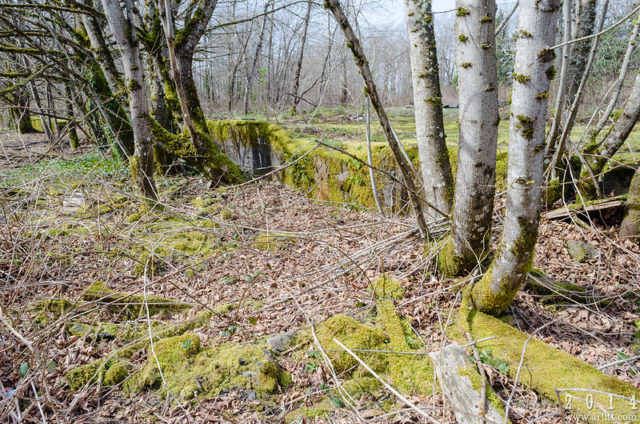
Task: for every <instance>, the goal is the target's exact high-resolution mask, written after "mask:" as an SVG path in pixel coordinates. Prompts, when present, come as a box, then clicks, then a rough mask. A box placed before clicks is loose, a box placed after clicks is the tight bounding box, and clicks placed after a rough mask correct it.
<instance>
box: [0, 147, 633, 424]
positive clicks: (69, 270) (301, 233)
mask: <svg viewBox="0 0 640 424" xmlns="http://www.w3.org/2000/svg"><path fill="white" fill-rule="evenodd" d="M23 141H24V143H25V144H21V143H15V144H13V145H12V144H10V143H4V158H3V162H2V164H1V169H2V170H3V171H2V181H3V186H2V188H1V190H2V191H1V205H2V215H1V216H0V220H2V225H0V243H1V244H2V253H1V256H0V272H1V273H2V279H3V281H4V284H3V286H2V292H1V302H2V303H1V308H2V309H1V310H2V323H1V325H2V330H1V331H0V337H1V338H2V355H0V358H1V359H0V369H1V372H0V375H2V377H0V391H1V399H0V416H1V417H2V420H3V421H9V422H11V421H17V420H20V419H22V420H23V422H44V421H46V422H74V423H81V422H108V421H110V420H119V421H126V422H201V421H210V422H275V421H280V420H287V421H295V420H299V421H303V420H306V421H308V422H309V421H317V422H324V421H329V420H330V421H332V422H354V421H357V420H358V419H359V418H358V417H360V418H362V419H366V420H367V422H419V421H420V420H425V418H424V416H422V415H420V414H418V413H417V412H416V410H415V409H412V408H411V407H409V406H407V405H406V404H405V403H404V402H402V401H400V400H399V398H397V397H396V396H395V395H393V394H392V393H391V392H389V391H388V390H387V389H386V388H385V387H383V386H382V384H381V382H380V381H379V380H377V379H376V378H374V377H372V375H371V374H370V373H368V372H367V371H366V370H365V369H364V368H362V367H361V366H358V364H357V363H356V361H355V360H353V358H350V357H348V356H345V355H346V353H345V352H344V351H337V350H332V349H340V348H339V346H337V345H336V344H335V343H334V342H333V339H334V338H336V339H342V340H340V341H341V342H345V344H347V345H349V346H350V347H351V348H353V350H354V353H355V354H356V355H358V356H359V357H360V358H362V359H363V360H364V361H365V362H366V363H367V364H369V365H371V366H372V368H373V369H374V371H376V372H377V373H378V374H379V375H380V376H381V378H382V379H383V380H384V381H385V382H386V383H388V384H390V385H391V386H393V387H394V388H396V389H397V390H399V391H400V392H401V393H402V395H403V396H405V397H406V400H407V401H409V402H411V404H412V405H414V406H415V407H416V408H419V409H420V410H421V411H423V412H424V413H426V414H428V415H429V416H431V417H432V418H433V419H435V420H437V421H438V422H443V423H447V422H455V421H454V416H453V413H452V410H451V405H450V404H449V403H448V402H447V401H446V399H445V398H444V396H443V395H442V392H441V391H440V389H439V387H438V386H437V383H436V384H434V383H433V380H429V379H428V377H429V376H430V375H432V373H431V371H430V369H429V366H428V365H429V364H430V363H429V361H428V360H426V358H427V356H426V354H427V353H428V352H437V351H439V350H440V349H441V348H442V347H443V346H444V345H446V344H447V343H449V342H450V341H451V340H452V338H454V336H453V335H452V333H451V330H452V329H454V327H455V325H456V321H457V319H458V316H457V310H458V308H459V307H460V305H461V302H462V298H463V293H462V292H461V291H460V290H459V289H460V288H461V284H460V282H456V281H445V280H440V279H437V278H435V277H434V276H433V275H432V274H431V272H433V271H434V270H435V269H434V267H433V263H432V261H431V258H432V256H433V255H432V253H429V251H428V250H427V251H426V254H425V247H424V246H423V244H422V243H421V241H420V240H419V239H418V238H417V237H415V233H414V232H413V223H412V222H410V221H405V219H403V218H398V217H394V218H387V219H382V218H379V217H377V216H376V215H374V214H372V213H365V212H363V211H360V210H357V209H355V208H353V207H352V206H349V205H328V204H318V203H315V202H313V201H311V200H309V199H307V198H306V197H305V196H304V194H303V193H297V192H294V191H292V190H291V189H289V188H286V187H283V186H280V185H278V184H276V183H271V182H264V181H262V182H256V183H252V184H247V185H243V186H240V187H237V188H226V189H218V190H215V191H211V190H210V189H208V188H207V186H206V183H204V182H203V181H202V180H201V179H200V178H199V177H195V176H194V177H187V178H185V177H178V176H171V175H167V176H165V177H163V178H159V179H158V187H159V189H160V192H161V199H162V204H161V206H158V207H155V208H147V209H145V208H141V207H140V204H139V203H137V202H136V201H135V200H134V197H133V194H132V193H131V191H130V188H129V186H130V184H129V181H128V178H129V177H128V175H127V171H126V169H123V168H122V167H121V166H120V165H118V164H117V162H114V161H111V160H110V158H109V155H108V154H106V155H105V156H102V155H101V154H100V153H98V152H95V151H83V152H79V153H74V154H73V155H71V154H70V153H69V152H68V151H59V150H55V151H51V150H48V149H47V150H45V152H44V154H43V151H42V150H38V149H39V147H40V143H39V140H37V139H34V140H24V139H23ZM43 143H44V140H43ZM21 146H24V147H27V148H21ZM18 155H19V156H20V164H19V165H18V164H17V161H16V157H18ZM496 225H497V226H499V225H500V213H499V212H498V213H497V214H496ZM588 228H589V229H585V228H583V227H580V226H578V225H575V224H573V223H571V222H563V221H549V220H545V221H543V222H542V225H541V229H540V239H539V243H538V245H537V247H536V266H537V267H538V268H539V269H541V270H542V271H544V273H546V274H548V276H551V277H552V278H551V279H549V278H547V277H545V278H543V279H542V283H539V284H538V285H537V286H536V285H534V284H533V282H532V285H531V287H530V288H527V289H525V290H523V291H521V292H520V293H519V294H518V295H517V297H516V301H515V302H514V304H513V306H512V307H511V308H510V310H509V313H508V314H507V315H506V316H504V317H503V320H504V321H507V322H508V323H509V324H511V325H512V326H513V327H514V328H518V329H520V330H521V331H523V332H524V333H526V334H530V335H533V337H534V338H535V339H536V340H541V341H543V342H545V343H547V344H548V345H551V346H554V347H556V348H558V349H561V350H562V351H564V352H566V353H568V354H571V355H573V356H574V357H576V358H579V359H582V360H584V361H586V363H588V364H590V365H593V366H594V367H598V368H602V370H603V371H604V372H605V373H606V374H607V375H609V376H614V377H616V378H617V379H619V380H621V381H625V382H628V383H630V384H631V385H633V386H635V387H639V386H640V377H639V376H638V372H639V371H638V367H637V365H636V361H635V358H636V355H638V351H637V350H636V346H637V345H636V344H637V343H640V341H638V340H637V336H636V332H637V331H638V328H637V326H636V325H637V324H636V323H637V322H638V320H639V319H640V315H639V313H638V301H639V299H638V295H637V292H638V284H639V281H638V275H640V261H639V257H640V249H638V246H637V245H635V244H633V243H631V242H630V241H621V240H618V239H617V236H616V235H615V232H613V233H612V232H611V231H610V230H611V228H610V227H608V226H606V225H603V224H602V223H597V222H596V223H593V225H590V226H589V227H588ZM568 240H576V241H580V242H584V243H588V245H589V246H592V247H593V248H594V250H593V252H595V253H594V254H593V255H591V256H589V257H588V258H586V259H585V261H583V262H579V261H577V260H575V259H573V258H572V257H571V256H570V255H569V252H568V250H567V246H566V244H567V241H568ZM383 274H385V275H389V276H392V277H393V280H396V281H398V282H399V283H400V284H401V286H402V290H400V287H398V286H394V285H389V286H388V284H391V283H390V281H392V280H391V279H387V278H383V279H382V280H379V278H380V276H381V275H383ZM534 277H536V278H538V279H540V275H534ZM380 281H381V282H382V283H381V285H378V284H377V283H379V282H380ZM97 282H100V283H97ZM553 282H564V283H570V284H571V285H567V284H563V285H557V284H555V283H553ZM552 283H553V284H552ZM540 284H542V285H543V289H540ZM372 286H375V287H376V289H375V290H370V289H369V288H370V287H372ZM558 287H562V288H564V289H566V288H567V287H573V288H574V289H575V287H580V288H581V289H580V290H573V289H570V290H569V289H568V291H563V290H559V289H558ZM381 288H382V290H381ZM575 291H578V292H579V296H573V294H575V293H574V292H575ZM375 293H377V295H375ZM385 297H387V299H386V300H380V298H385ZM396 310H397V313H396V312H395V311H396ZM382 317H384V318H382ZM327 320H328V321H327ZM328 329H333V330H332V331H328ZM365 329H366V332H369V333H366V334H370V336H371V337H364V339H363V340H361V341H357V340H356V341H353V340H351V338H350V336H351V337H352V335H353V334H354V333H357V334H361V335H362V334H364V333H362V332H363V331H365ZM274 335H275V336H276V337H275V338H274V337H272V336H274ZM150 336H153V337H150ZM474 337H475V334H474ZM350 341H351V342H352V343H351V344H349V343H350ZM456 341H457V342H458V343H459V344H464V343H461V341H460V340H456ZM486 343H489V342H486ZM487 346H488V345H483V344H478V356H479V358H478V360H479V361H478V363H480V364H481V368H482V369H483V371H484V374H485V375H486V378H487V380H488V382H489V384H490V386H491V387H492V388H493V390H494V391H495V393H496V394H497V396H498V397H499V399H500V403H501V404H502V406H503V407H506V406H507V405H508V408H506V409H507V410H508V414H509V418H510V419H511V421H512V422H514V423H527V422H532V421H534V420H535V422H539V423H557V422H560V420H561V417H562V416H563V414H564V413H563V412H562V411H563V410H561V409H559V408H558V407H557V406H555V405H554V402H555V399H548V398H547V397H545V395H544V394H540V393H536V392H535V391H533V390H531V389H530V388H529V387H528V386H527V382H526V381H522V378H521V379H520V380H519V381H518V384H514V370H515V368H517V367H514V364H513V363H509V362H507V361H505V360H503V359H501V357H500V355H499V353H498V352H497V351H496V350H495V348H494V350H493V351H492V350H491V348H490V347H487ZM358 349H360V350H361V352H359V351H358ZM466 349H467V353H468V354H469V355H470V356H473V355H474V352H473V349H472V348H471V347H470V346H467V348H466ZM367 351H374V352H367ZM399 352H404V353H399ZM222 353H224V354H222ZM225 358H226V359H225ZM216 361H217V362H216ZM158 364H160V367H158ZM212 370H215V373H213V371H212ZM420 373H423V374H424V375H422V374H420ZM523 375H524V374H523ZM74 376H75V377H78V376H80V377H83V378H80V379H76V378H74ZM215 376H217V377H215ZM434 388H435V391H434ZM564 419H565V422H577V418H575V417H573V416H568V415H567V416H566V417H565V418H564Z"/></svg>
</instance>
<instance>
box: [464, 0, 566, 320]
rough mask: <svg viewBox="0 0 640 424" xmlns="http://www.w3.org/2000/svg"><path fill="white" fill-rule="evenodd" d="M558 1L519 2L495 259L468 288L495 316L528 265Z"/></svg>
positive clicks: (538, 199)
mask: <svg viewBox="0 0 640 424" xmlns="http://www.w3.org/2000/svg"><path fill="white" fill-rule="evenodd" d="M560 4H561V0H522V1H521V2H520V16H519V21H518V27H519V32H520V34H524V33H527V34H531V36H530V37H522V36H520V37H518V40H517V42H516V58H515V66H514V75H515V81H514V83H513V89H512V96H511V98H512V103H511V119H510V123H509V164H508V170H507V205H506V211H505V218H504V229H503V231H502V237H501V239H500V244H499V247H498V251H497V252H496V256H495V259H494V260H493V263H492V264H491V267H490V268H489V270H488V271H487V273H486V274H485V275H484V276H483V277H482V279H481V280H480V281H478V282H477V283H476V284H475V285H474V286H473V288H472V298H473V302H474V304H475V307H476V308H477V309H479V310H480V311H483V312H487V313H490V314H494V315H498V314H500V313H502V312H503V311H504V310H505V309H506V308H507V307H508V306H509V305H510V304H511V302H512V300H513V297H514V296H515V294H516V292H517V291H518V289H519V288H520V286H521V284H522V283H523V282H524V280H525V278H526V276H527V272H528V271H529V269H530V267H531V264H532V262H533V249H534V246H535V243H536V238H537V234H538V223H539V219H540V209H541V204H542V203H541V200H542V191H543V184H544V179H543V171H544V146H545V121H546V119H545V118H546V111H547V98H548V96H547V95H545V93H548V90H549V77H551V76H552V75H553V72H552V71H550V69H551V68H552V66H553V65H552V61H553V58H554V55H553V53H552V52H551V51H549V50H548V48H549V47H550V46H552V45H553V43H554V41H555V33H556V24H557V20H558V15H559V14H558V13H557V12H558V10H559V9H560Z"/></svg>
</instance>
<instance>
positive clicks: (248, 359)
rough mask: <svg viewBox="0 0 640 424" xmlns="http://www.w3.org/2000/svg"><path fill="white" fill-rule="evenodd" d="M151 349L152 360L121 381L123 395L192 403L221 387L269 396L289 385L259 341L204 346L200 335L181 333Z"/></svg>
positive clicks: (214, 394)
mask: <svg viewBox="0 0 640 424" xmlns="http://www.w3.org/2000/svg"><path fill="white" fill-rule="evenodd" d="M153 350H154V352H155V356H154V355H153V354H151V353H150V354H149V358H148V360H147V362H146V363H145V365H144V366H143V367H142V369H141V370H140V371H139V372H138V373H136V374H135V375H134V376H133V377H132V378H131V379H130V380H128V381H127V383H125V390H126V391H129V392H132V391H139V390H142V389H145V388H150V389H156V390H158V392H159V393H161V394H164V393H166V392H167V391H170V392H171V393H173V394H174V395H175V396H178V397H179V398H180V399H190V398H193V397H196V396H206V397H215V396H217V395H218V394H219V393H220V392H221V391H222V390H223V389H225V388H226V389H246V390H253V391H255V392H256V393H258V394H261V395H268V394H271V393H273V392H275V391H276V390H277V388H278V387H280V386H283V387H286V386H288V385H290V384H291V377H290V376H289V375H288V374H287V373H286V372H285V371H282V370H281V369H280V367H279V366H278V364H277V363H276V362H275V361H274V360H273V359H272V358H271V357H270V355H269V354H268V351H267V345H266V344H263V343H255V344H239V345H238V344H232V343H225V344H222V345H220V346H217V347H214V348H203V347H202V346H201V344H200V338H199V337H198V336H196V335H195V334H184V335H181V336H176V337H170V338H167V339H163V340H160V341H159V342H157V343H156V344H155V345H154V349H153ZM159 369H161V370H162V376H161V374H160V371H159ZM163 382H166V385H165V384H164V383H163Z"/></svg>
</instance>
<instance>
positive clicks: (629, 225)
mask: <svg viewBox="0 0 640 424" xmlns="http://www.w3.org/2000/svg"><path fill="white" fill-rule="evenodd" d="M619 235H620V238H628V239H631V240H633V241H635V242H640V167H638V168H637V169H636V173H635V174H634V175H633V179H632V180H631V186H629V194H628V196H627V210H626V212H625V216H624V219H623V220H622V225H621V226H620V233H619Z"/></svg>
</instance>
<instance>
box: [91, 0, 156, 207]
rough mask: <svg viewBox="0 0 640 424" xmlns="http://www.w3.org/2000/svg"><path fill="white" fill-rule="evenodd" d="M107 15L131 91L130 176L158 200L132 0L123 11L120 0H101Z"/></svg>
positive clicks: (154, 199) (145, 92) (144, 84)
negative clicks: (131, 147)
mask: <svg viewBox="0 0 640 424" xmlns="http://www.w3.org/2000/svg"><path fill="white" fill-rule="evenodd" d="M102 5H103V7H104V13H105V15H106V17H107V21H108V22H109V27H110V28H111V33H112V34H113V36H114V38H115V40H116V42H117V43H118V46H119V47H120V50H121V52H122V65H123V68H124V75H125V84H126V87H127V91H128V92H129V111H130V115H131V124H132V127H133V139H134V143H135V144H134V145H135V151H134V154H133V155H132V156H131V157H130V158H129V162H130V164H131V173H132V174H133V178H134V180H135V181H136V183H137V185H138V189H139V190H140V192H141V193H142V195H143V196H144V197H145V198H147V199H151V200H153V201H157V200H158V196H157V193H156V187H155V182H154V179H153V142H152V140H151V115H150V111H149V91H148V87H147V81H146V79H145V77H144V68H143V65H142V59H141V57H140V47H139V43H138V40H137V36H136V29H135V26H134V24H133V0H125V7H124V11H125V13H126V18H125V16H124V15H123V12H122V11H121V10H120V3H119V1H118V0H102Z"/></svg>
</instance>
